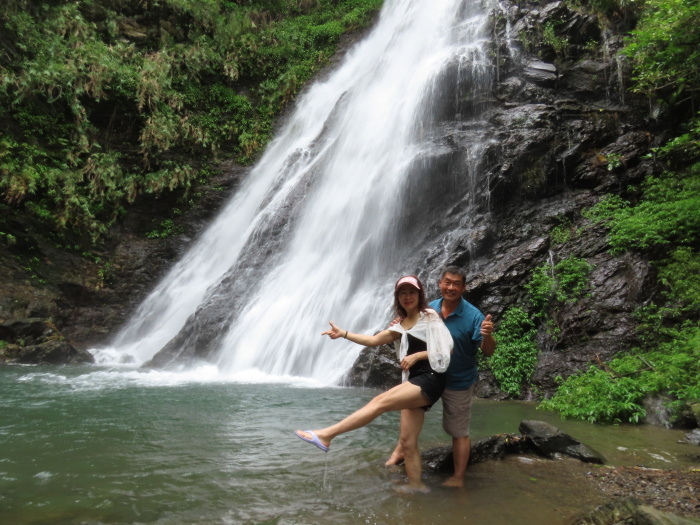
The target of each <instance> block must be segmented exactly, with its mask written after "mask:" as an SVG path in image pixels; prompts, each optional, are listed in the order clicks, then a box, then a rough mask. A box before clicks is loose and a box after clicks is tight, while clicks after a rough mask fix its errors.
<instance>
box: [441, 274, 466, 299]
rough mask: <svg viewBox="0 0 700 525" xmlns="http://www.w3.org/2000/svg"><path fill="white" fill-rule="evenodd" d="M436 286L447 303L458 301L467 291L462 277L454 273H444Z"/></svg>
mask: <svg viewBox="0 0 700 525" xmlns="http://www.w3.org/2000/svg"><path fill="white" fill-rule="evenodd" d="M438 286H439V287H440V293H441V294H442V298H443V299H445V300H446V301H448V302H455V301H458V300H459V299H460V298H461V297H462V294H463V293H464V292H465V291H466V290H467V285H466V284H464V281H463V280H462V277H461V276H460V275H455V274H454V273H446V274H445V275H444V276H443V278H442V279H440V282H439V283H438Z"/></svg>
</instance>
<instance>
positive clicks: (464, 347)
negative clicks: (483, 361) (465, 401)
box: [430, 298, 484, 390]
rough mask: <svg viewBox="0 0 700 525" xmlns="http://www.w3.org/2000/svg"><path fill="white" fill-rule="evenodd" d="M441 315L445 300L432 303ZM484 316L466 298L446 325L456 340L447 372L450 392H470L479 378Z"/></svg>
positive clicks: (446, 320) (446, 321)
mask: <svg viewBox="0 0 700 525" xmlns="http://www.w3.org/2000/svg"><path fill="white" fill-rule="evenodd" d="M430 308H432V309H433V310H435V311H436V312H437V313H441V311H442V298H441V299H437V300H435V301H433V302H432V303H430ZM483 320H484V314H482V313H481V312H480V311H479V309H478V308H477V307H476V306H474V305H473V304H471V303H469V302H467V301H466V300H465V299H464V298H462V300H461V302H460V304H459V306H458V307H457V309H456V310H455V311H454V312H452V313H451V314H450V315H449V316H448V317H447V319H443V321H445V326H447V329H448V330H449V331H450V333H451V334H452V339H454V349H453V350H452V357H451V359H450V366H449V367H448V368H447V372H445V373H446V375H447V385H446V386H445V388H449V389H450V390H466V389H467V388H469V387H470V386H472V385H473V384H474V383H476V380H477V378H478V377H479V372H478V370H477V368H476V354H477V351H478V350H479V345H481V339H482V337H481V322H482V321H483Z"/></svg>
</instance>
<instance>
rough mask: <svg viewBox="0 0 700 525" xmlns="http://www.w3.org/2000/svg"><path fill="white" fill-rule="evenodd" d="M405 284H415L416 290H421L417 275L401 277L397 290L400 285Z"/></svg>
mask: <svg viewBox="0 0 700 525" xmlns="http://www.w3.org/2000/svg"><path fill="white" fill-rule="evenodd" d="M403 284H410V285H411V286H413V287H414V288H415V289H416V290H420V284H418V279H416V278H415V277H412V276H410V275H407V276H406V277H401V279H399V280H398V281H397V283H396V290H398V289H399V286H401V285H403Z"/></svg>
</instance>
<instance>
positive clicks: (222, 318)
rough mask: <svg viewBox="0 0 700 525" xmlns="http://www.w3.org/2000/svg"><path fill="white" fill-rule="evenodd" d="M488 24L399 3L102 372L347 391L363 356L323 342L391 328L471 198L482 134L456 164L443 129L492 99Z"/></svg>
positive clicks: (481, 16) (314, 98) (259, 168)
mask: <svg viewBox="0 0 700 525" xmlns="http://www.w3.org/2000/svg"><path fill="white" fill-rule="evenodd" d="M486 11H487V10H486V9H485V8H484V7H483V6H482V5H481V4H480V3H478V2H473V1H464V0H433V1H431V2H425V1H423V0H394V1H391V0H389V1H387V2H386V3H385V6H384V8H383V11H382V13H381V16H380V20H379V22H378V24H377V26H376V28H375V29H374V30H373V32H372V33H371V34H370V35H369V36H368V37H367V38H366V39H365V40H364V41H363V42H361V43H360V44H358V45H357V46H356V48H355V49H354V50H353V51H352V52H351V53H349V54H348V56H347V57H346V59H345V61H344V63H343V64H342V65H341V66H340V67H339V68H338V69H337V70H336V71H335V72H334V73H333V74H332V75H331V76H330V77H329V78H328V80H326V81H325V82H321V83H317V84H315V85H314V86H312V87H311V88H310V90H309V91H308V92H307V93H306V94H305V95H304V96H303V97H302V98H301V100H300V101H299V103H298V106H297V108H296V111H295V113H294V114H293V115H292V116H291V118H290V119H289V121H288V122H287V124H286V126H285V127H284V129H283V130H282V131H281V133H280V135H279V136H278V137H277V138H276V139H275V140H274V141H273V143H272V144H271V145H270V146H269V147H268V149H267V151H266V153H265V155H264V156H263V158H262V159H261V161H260V162H259V163H258V164H257V165H256V166H255V168H254V169H253V170H252V171H251V172H250V174H249V176H248V177H247V180H246V181H245V182H244V183H243V185H242V186H241V188H240V189H239V190H238V191H237V193H236V194H235V195H234V196H233V198H232V200H231V201H230V203H229V204H228V205H227V206H226V207H225V209H224V210H223V211H222V212H221V213H220V215H219V216H218V218H217V219H216V220H215V221H214V223H213V224H212V226H211V227H210V228H209V229H208V231H207V232H206V233H205V234H204V235H203V236H202V238H201V239H200V240H199V241H198V242H197V243H196V245H195V246H194V247H193V248H192V249H191V250H190V252H189V253H188V254H187V255H186V256H185V257H184V258H183V260H182V261H180V262H179V263H178V264H177V265H176V267H175V268H174V269H173V270H172V271H171V272H170V274H169V275H168V276H167V277H166V279H165V280H164V281H163V282H162V283H160V284H159V286H158V287H157V288H156V289H155V290H154V291H153V292H152V293H151V295H150V296H149V297H148V299H147V300H146V301H145V302H144V303H143V304H142V305H141V307H140V308H139V309H138V311H137V312H136V313H135V315H134V316H133V318H132V320H131V321H130V323H129V324H128V325H127V326H126V328H125V329H124V330H123V331H122V332H121V333H120V334H119V335H118V337H117V338H116V340H115V342H114V344H113V345H112V347H111V348H108V349H102V350H99V351H96V352H95V353H96V356H97V357H98V360H100V361H102V362H110V361H111V362H114V361H115V360H117V361H122V362H124V361H128V360H131V361H135V362H137V363H142V362H144V361H147V360H149V359H151V358H152V357H153V356H154V354H156V352H158V354H156V355H155V358H154V360H153V362H154V363H157V364H173V363H178V362H180V363H183V362H184V363H191V362H192V360H196V359H204V360H206V361H210V362H211V361H214V362H216V363H217V365H218V367H219V370H220V371H221V372H223V373H225V374H240V373H250V372H251V371H257V372H260V373H263V374H268V375H275V376H302V377H307V378H313V379H316V380H317V381H319V382H322V383H326V384H328V383H333V382H336V381H337V380H338V379H339V378H340V377H341V375H342V374H343V373H344V372H345V371H346V370H347V369H348V368H349V366H350V365H351V364H352V362H353V361H354V359H355V358H356V356H357V353H358V352H359V350H360V348H359V347H358V346H356V345H352V344H351V343H348V342H344V341H343V342H338V341H336V342H333V343H331V342H329V341H328V340H327V339H325V338H322V337H321V336H320V333H321V331H323V330H325V329H326V327H327V321H328V320H329V319H333V320H334V321H336V322H337V323H338V324H339V325H340V326H342V327H348V328H350V329H351V330H355V331H362V332H371V331H373V330H376V329H379V328H382V327H383V326H384V325H385V323H386V321H387V319H388V318H389V315H390V304H391V296H392V288H393V283H394V281H395V279H396V278H398V277H399V276H400V274H402V273H413V272H420V271H422V270H423V269H424V268H425V261H422V260H421V256H420V252H421V249H422V247H423V246H424V244H425V243H426V242H435V241H437V239H435V238H433V237H434V236H435V232H434V230H433V229H431V226H433V225H434V222H435V221H436V220H438V219H439V215H438V214H437V212H438V211H442V210H444V209H447V208H448V207H450V206H454V205H455V204H456V203H458V202H465V201H466V202H467V203H468V202H469V195H470V192H472V193H473V191H474V186H475V184H476V180H477V178H478V174H479V171H480V170H479V165H480V162H481V160H480V159H481V151H482V150H483V141H482V140H481V137H482V135H483V134H482V133H481V132H480V131H479V129H478V126H477V125H471V126H466V127H465V130H466V131H464V133H465V134H468V135H469V136H471V137H472V138H473V140H471V141H469V144H470V145H469V146H468V147H467V148H464V146H462V147H461V149H460V151H459V153H458V154H456V153H455V152H454V150H451V149H449V148H448V147H446V146H445V143H444V141H443V140H442V139H443V138H444V135H445V132H444V130H441V125H442V122H443V121H444V120H445V119H446V117H447V116H448V115H449V118H450V119H451V118H454V113H455V112H459V111H463V112H467V113H468V112H470V111H473V110H474V107H475V106H476V104H477V103H478V102H477V99H478V98H479V94H480V93H484V92H485V91H488V88H489V87H490V83H491V78H490V71H491V67H490V60H489V58H488V54H487V51H486V47H487V44H488V41H487V39H486V36H485V34H486V26H487V20H488V17H487V13H486ZM465 86H466V87H467V88H468V89H465ZM465 93H468V94H469V95H465ZM467 98H468V99H469V101H468V102H466V103H465V102H464V100H463V99H467ZM444 242H448V240H447V241H444ZM447 256H448V254H447V253H446V254H445V257H447ZM441 262H444V261H432V263H431V264H433V265H439V264H440V263H441ZM159 350H160V352H159Z"/></svg>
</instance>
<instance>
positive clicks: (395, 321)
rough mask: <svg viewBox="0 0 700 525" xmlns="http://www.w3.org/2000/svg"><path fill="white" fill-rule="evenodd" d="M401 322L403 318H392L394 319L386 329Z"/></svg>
mask: <svg viewBox="0 0 700 525" xmlns="http://www.w3.org/2000/svg"><path fill="white" fill-rule="evenodd" d="M401 321H403V318H402V317H396V318H394V319H393V320H392V321H391V322H390V323H389V326H387V328H391V327H392V326H394V325H395V324H398V323H400V322H401Z"/></svg>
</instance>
